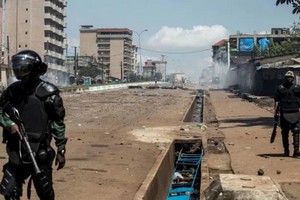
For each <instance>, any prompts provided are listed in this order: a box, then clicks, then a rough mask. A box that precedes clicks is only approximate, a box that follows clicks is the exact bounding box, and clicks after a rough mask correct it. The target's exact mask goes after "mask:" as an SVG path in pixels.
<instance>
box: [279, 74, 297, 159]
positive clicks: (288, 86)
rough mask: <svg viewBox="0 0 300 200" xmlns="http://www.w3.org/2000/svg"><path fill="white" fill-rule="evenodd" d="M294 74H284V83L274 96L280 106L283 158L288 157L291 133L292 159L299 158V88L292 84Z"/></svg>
mask: <svg viewBox="0 0 300 200" xmlns="http://www.w3.org/2000/svg"><path fill="white" fill-rule="evenodd" d="M293 80H294V73H293V72H292V71H288V72H287V73H286V74H285V82H284V83H283V84H280V85H279V86H278V87H277V90H276V93H275V95H274V100H275V103H276V104H277V103H279V106H280V127H281V134H282V144H283V148H284V156H289V153H290V151H289V132H290V131H291V132H292V133H293V145H294V154H293V156H294V157H299V156H300V152H299V132H300V121H299V118H300V116H299V108H300V102H299V98H300V86H299V85H295V84H294V83H293Z"/></svg>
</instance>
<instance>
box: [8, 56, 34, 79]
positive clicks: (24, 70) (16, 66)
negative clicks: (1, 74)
mask: <svg viewBox="0 0 300 200" xmlns="http://www.w3.org/2000/svg"><path fill="white" fill-rule="evenodd" d="M35 62H36V58H35V57H33V56H30V55H27V54H18V55H15V56H13V57H12V69H13V71H14V74H15V76H16V77H17V79H21V77H24V76H26V75H28V74H30V73H31V71H32V69H33V64H34V63H35Z"/></svg>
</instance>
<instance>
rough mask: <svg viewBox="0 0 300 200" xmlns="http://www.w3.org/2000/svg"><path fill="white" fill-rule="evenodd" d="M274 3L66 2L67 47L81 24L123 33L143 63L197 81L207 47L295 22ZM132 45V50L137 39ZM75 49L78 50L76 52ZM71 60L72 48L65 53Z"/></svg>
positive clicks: (208, 55)
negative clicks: (161, 63)
mask: <svg viewBox="0 0 300 200" xmlns="http://www.w3.org/2000/svg"><path fill="white" fill-rule="evenodd" d="M275 2H276V0H108V1H101V0H85V1H82V0H72V1H68V7H67V19H66V21H67V28H66V33H67V35H68V39H69V46H78V45H79V29H80V26H81V25H93V26H94V27H95V28H129V29H131V30H133V31H135V32H136V33H140V32H141V31H143V30H145V29H147V30H148V31H147V32H143V33H142V34H141V35H140V39H141V47H142V57H143V62H144V61H145V60H146V59H153V60H161V59H162V57H164V59H165V60H166V61H167V62H168V64H167V73H173V72H183V73H185V74H186V76H187V77H189V78H190V79H191V80H193V81H197V80H198V77H199V76H200V74H201V71H202V69H203V68H205V67H207V66H209V65H211V57H212V51H211V46H212V45H213V44H215V43H216V42H218V41H219V40H222V39H225V38H228V36H229V35H231V34H236V33H237V32H241V33H245V34H246V33H249V34H252V33H265V32H267V33H270V31H271V28H281V27H286V28H289V27H290V26H291V25H292V24H293V22H295V21H296V22H298V21H299V16H298V15H293V14H292V6H291V5H280V6H276V5H275ZM136 33H134V35H133V39H134V44H136V45H137V46H138V35H137V34H136ZM79 50H80V47H79ZM68 54H69V55H72V54H74V53H73V49H71V48H69V49H68Z"/></svg>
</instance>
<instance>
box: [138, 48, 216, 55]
mask: <svg viewBox="0 0 300 200" xmlns="http://www.w3.org/2000/svg"><path fill="white" fill-rule="evenodd" d="M143 50H145V51H150V52H155V53H164V54H192V53H200V52H204V51H211V49H202V50H197V51H186V52H167V51H157V50H152V49H144V48H143Z"/></svg>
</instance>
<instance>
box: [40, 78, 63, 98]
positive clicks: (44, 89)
mask: <svg viewBox="0 0 300 200" xmlns="http://www.w3.org/2000/svg"><path fill="white" fill-rule="evenodd" d="M57 92H59V89H58V88H57V87H56V86H55V85H53V84H51V83H49V82H45V81H42V82H41V83H40V84H39V85H38V86H37V88H36V95H37V96H38V97H40V98H43V97H47V96H50V95H53V94H55V93H57Z"/></svg>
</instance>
